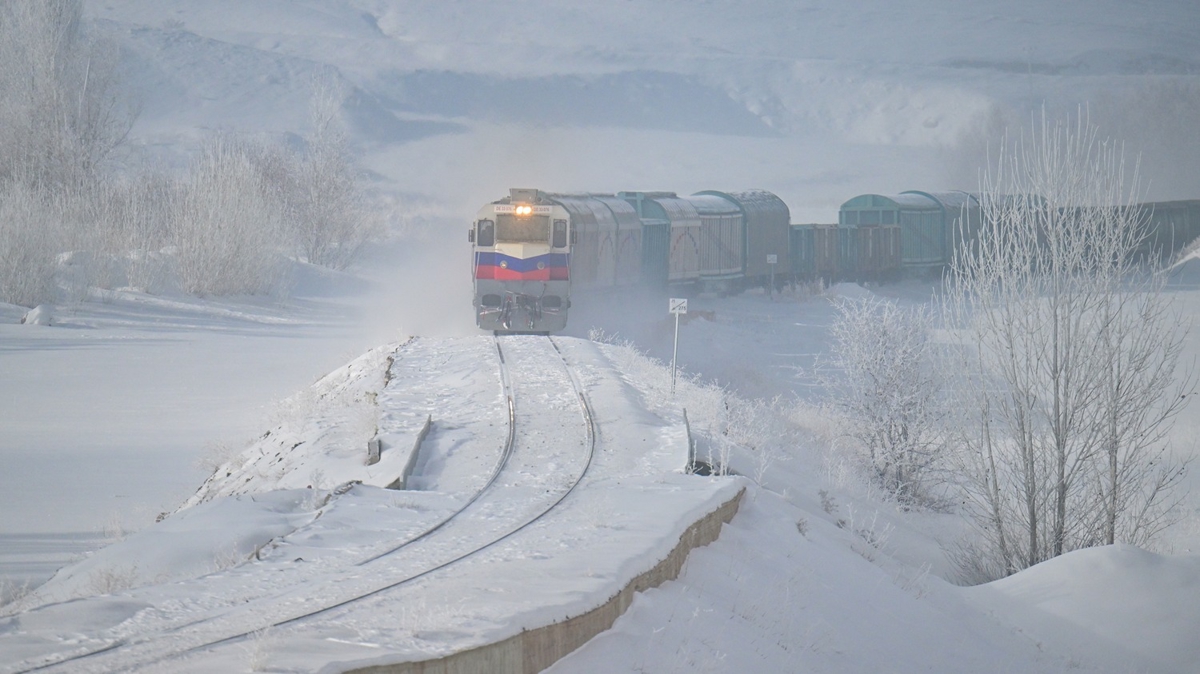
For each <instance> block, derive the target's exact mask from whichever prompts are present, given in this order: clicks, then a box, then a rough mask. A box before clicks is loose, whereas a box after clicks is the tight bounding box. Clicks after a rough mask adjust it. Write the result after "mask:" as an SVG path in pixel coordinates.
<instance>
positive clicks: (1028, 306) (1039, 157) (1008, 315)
mask: <svg viewBox="0 0 1200 674" xmlns="http://www.w3.org/2000/svg"><path fill="white" fill-rule="evenodd" d="M1001 152H1002V154H1001V156H1000V157H999V161H998V162H997V164H996V166H995V168H993V169H991V170H990V172H989V173H988V174H987V175H986V176H985V178H984V181H983V185H982V188H981V194H980V207H981V230H980V232H979V235H978V238H977V239H975V240H973V241H969V242H964V244H963V245H962V246H960V249H959V250H960V255H959V257H958V258H957V260H956V261H955V263H954V265H953V268H952V270H951V272H950V274H949V277H948V282H947V286H948V291H947V301H946V312H945V313H946V315H947V316H949V317H950V322H951V325H952V327H953V328H955V329H956V334H958V335H959V337H960V339H961V345H962V346H963V350H962V354H963V361H962V362H961V363H960V366H961V370H960V372H961V374H962V380H961V381H962V382H963V383H964V384H965V386H963V390H962V391H960V392H959V398H960V400H961V402H962V405H960V406H959V409H960V410H961V411H962V412H963V417H962V419H961V420H960V422H961V423H960V427H961V428H963V429H965V430H964V433H963V434H962V438H961V441H962V442H961V449H962V451H961V452H959V454H958V458H959V460H960V464H959V465H960V467H961V468H962V475H963V484H964V486H965V494H966V504H967V509H968V512H969V514H970V515H971V516H972V518H973V521H974V523H975V525H976V529H977V530H978V532H979V533H980V541H981V542H980V543H979V544H978V545H976V546H974V547H975V548H976V553H977V554H975V555H974V557H975V558H974V559H973V560H972V563H973V564H975V565H976V567H977V568H976V572H978V573H981V574H982V575H984V576H985V577H994V576H1000V575H1006V574H1009V573H1013V572H1014V571H1017V570H1019V569H1022V568H1025V567H1028V566H1031V565H1033V564H1036V563H1038V562H1040V561H1043V560H1046V559H1049V558H1051V557H1055V556H1057V555H1060V554H1062V553H1064V552H1067V551H1070V550H1073V549H1077V548H1080V547H1086V546H1090V545H1096V544H1101V543H1105V542H1113V541H1126V542H1133V543H1145V542H1146V541H1147V540H1148V539H1149V538H1150V537H1151V536H1153V534H1155V533H1157V531H1158V530H1159V529H1161V527H1162V526H1164V525H1165V523H1166V522H1168V521H1169V511H1170V508H1171V506H1172V505H1173V501H1172V487H1174V486H1175V485H1176V484H1177V483H1178V480H1179V477H1180V475H1181V471H1182V467H1181V466H1180V465H1178V464H1172V463H1171V462H1170V461H1168V460H1167V457H1166V455H1165V447H1164V444H1163V443H1164V440H1165V436H1166V433H1167V431H1168V430H1169V428H1170V423H1171V421H1172V420H1173V418H1174V417H1175V415H1176V414H1178V412H1179V410H1180V409H1181V407H1182V405H1183V403H1184V401H1185V400H1186V393H1187V392H1188V391H1189V388H1188V386H1189V384H1188V383H1187V382H1188V379H1187V378H1183V382H1182V383H1181V381H1180V378H1179V377H1177V373H1176V366H1177V363H1178V357H1179V351H1180V345H1181V340H1182V336H1183V331H1182V325H1181V319H1180V317H1179V315H1178V314H1176V313H1174V312H1172V311H1171V310H1170V306H1169V303H1168V299H1167V298H1166V297H1165V296H1164V295H1163V294H1162V293H1161V284H1160V282H1159V281H1157V280H1156V279H1157V277H1156V276H1155V275H1154V274H1153V270H1151V269H1147V268H1145V267H1144V266H1140V265H1139V261H1138V260H1136V259H1135V257H1134V256H1135V253H1136V251H1137V247H1138V244H1139V243H1140V242H1141V241H1142V239H1143V237H1144V236H1145V231H1146V222H1145V219H1144V217H1143V215H1142V213H1141V211H1139V210H1138V209H1135V208H1130V207H1129V206H1130V205H1131V204H1132V203H1134V202H1135V200H1136V199H1135V197H1136V196H1137V187H1136V185H1137V171H1136V169H1135V170H1134V171H1132V174H1131V175H1126V173H1125V163H1124V159H1123V154H1122V149H1121V147H1120V146H1119V145H1117V144H1115V143H1112V142H1110V141H1103V140H1101V139H1100V138H1099V137H1098V135H1097V132H1096V129H1095V128H1094V127H1093V126H1091V125H1090V124H1088V122H1087V121H1086V119H1085V118H1083V117H1082V116H1081V117H1080V118H1078V119H1077V120H1076V121H1075V122H1074V123H1072V124H1065V123H1051V122H1050V121H1048V120H1047V119H1046V118H1045V116H1044V115H1043V118H1042V120H1041V124H1040V125H1039V126H1038V127H1037V128H1036V129H1035V131H1034V132H1032V133H1030V134H1028V135H1027V136H1025V137H1023V138H1021V139H1020V140H1019V141H1018V142H1016V143H1013V144H1006V145H1005V146H1004V147H1003V148H1002V151H1001Z"/></svg>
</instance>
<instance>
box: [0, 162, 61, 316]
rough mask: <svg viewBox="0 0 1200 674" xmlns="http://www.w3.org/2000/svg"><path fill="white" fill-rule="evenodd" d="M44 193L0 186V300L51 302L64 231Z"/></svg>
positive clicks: (13, 185) (29, 303)
mask: <svg viewBox="0 0 1200 674" xmlns="http://www.w3.org/2000/svg"><path fill="white" fill-rule="evenodd" d="M56 211H57V209H55V208H54V206H53V204H51V203H50V202H49V200H48V199H47V198H46V195H45V194H44V193H41V192H39V191H38V190H35V189H34V188H32V187H28V186H26V185H22V184H20V183H8V184H5V185H0V302H7V303H10V304H20V305H23V306H30V307H32V306H34V305H37V304H42V303H49V302H53V301H54V299H55V297H56V286H55V281H54V274H55V270H56V268H57V264H56V257H57V255H58V253H59V251H60V250H62V241H63V232H62V226H61V220H60V219H59V216H58V213H57V212H56Z"/></svg>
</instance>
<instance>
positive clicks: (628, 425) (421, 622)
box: [0, 338, 740, 671]
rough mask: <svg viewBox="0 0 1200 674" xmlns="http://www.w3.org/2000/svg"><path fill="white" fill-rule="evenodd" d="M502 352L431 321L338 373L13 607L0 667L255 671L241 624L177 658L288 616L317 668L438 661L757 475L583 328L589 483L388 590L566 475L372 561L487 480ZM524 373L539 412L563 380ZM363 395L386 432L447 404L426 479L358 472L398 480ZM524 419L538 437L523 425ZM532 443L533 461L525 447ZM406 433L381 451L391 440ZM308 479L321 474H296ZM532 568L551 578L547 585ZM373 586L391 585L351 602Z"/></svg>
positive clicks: (647, 562) (282, 635)
mask: <svg viewBox="0 0 1200 674" xmlns="http://www.w3.org/2000/svg"><path fill="white" fill-rule="evenodd" d="M535 341H536V340H535ZM512 347H514V348H516V349H517V350H516V355H515V356H514V355H512V354H510V355H509V358H510V359H514V358H515V360H516V362H520V359H521V357H522V356H521V349H527V348H528V347H526V346H522V345H521V344H519V343H513V344H512ZM489 348H491V342H490V341H489V340H486V339H481V338H476V339H468V340H430V339H418V340H414V341H412V342H409V343H406V344H404V345H401V346H392V347H386V348H381V349H376V350H373V351H372V352H370V353H368V354H367V355H365V356H363V357H361V358H359V359H357V360H355V361H354V362H352V363H351V364H350V365H348V366H346V367H345V368H343V369H341V370H339V371H338V372H335V373H332V374H331V375H329V376H327V377H325V378H323V379H321V380H320V381H319V382H317V383H316V384H315V385H314V386H313V387H312V389H311V390H310V391H307V392H305V393H304V394H302V395H301V396H299V397H298V400H300V409H302V410H303V413H302V414H298V415H296V416H295V417H293V418H291V419H289V420H287V421H285V422H284V423H281V424H280V425H279V426H277V427H276V428H274V429H272V432H271V433H269V434H266V435H265V436H264V437H262V438H260V439H259V440H258V441H256V442H255V443H253V444H252V445H251V446H250V447H249V448H248V449H247V450H246V452H244V453H243V454H242V455H241V456H239V457H236V458H235V459H234V460H231V461H230V462H227V463H226V464H224V465H223V466H222V467H221V468H219V469H218V471H217V473H216V474H215V475H214V479H212V480H210V481H209V482H208V483H206V484H205V486H204V487H203V488H202V489H201V491H200V492H199V493H198V495H197V497H195V498H194V499H193V500H192V501H190V502H189V503H190V505H191V506H192V507H187V508H184V509H181V510H180V511H178V512H177V513H175V514H174V515H172V516H170V517H168V518H166V519H164V520H163V521H162V522H160V523H158V524H157V525H156V526H153V527H151V528H149V529H147V530H145V531H143V532H140V533H138V534H135V535H133V536H131V537H129V538H128V539H126V540H125V541H123V542H121V543H118V544H115V545H113V546H110V547H108V548H106V549H103V550H101V551H99V552H97V553H95V554H94V555H92V556H91V557H90V558H88V559H87V560H85V561H83V562H81V563H79V564H76V565H73V566H70V567H67V568H65V569H63V570H62V571H60V572H59V574H57V575H56V576H55V578H54V579H52V580H51V581H50V582H48V583H47V584H46V585H44V586H43V587H41V588H39V589H38V590H37V591H35V592H33V593H32V594H30V595H29V596H27V597H25V598H24V599H23V600H21V601H20V602H19V603H18V604H17V605H15V606H14V607H11V608H10V610H14V609H15V610H17V611H20V612H19V613H17V614H16V615H15V616H13V617H10V618H8V619H6V620H5V629H3V630H0V632H2V634H0V649H2V650H4V651H5V652H6V653H11V654H12V656H13V657H12V664H11V665H9V666H8V668H6V669H4V670H3V671H22V670H23V669H24V668H27V667H28V666H31V665H36V664H39V663H44V662H55V661H58V660H59V659H61V658H63V657H70V656H76V655H79V654H80V653H86V652H91V651H95V650H99V649H103V648H105V647H107V646H110V645H112V644H114V643H118V642H120V643H122V644H123V645H122V647H121V648H118V649H116V650H112V651H110V652H108V653H104V654H101V655H98V656H96V657H95V658H87V659H84V660H79V661H75V662H71V663H69V665H67V666H69V667H81V668H83V669H85V670H88V671H90V670H92V669H94V670H96V671H115V670H122V671H124V670H127V669H130V668H133V667H140V666H147V667H149V669H150V670H155V669H170V670H172V671H178V670H179V669H180V668H181V667H182V668H185V669H186V668H189V667H191V668H195V670H196V671H211V669H212V667H214V666H217V665H220V666H226V665H227V666H229V667H237V666H239V665H241V664H242V663H243V662H244V660H245V657H246V650H245V648H244V645H245V644H239V643H237V642H236V641H235V643H234V644H233V645H226V646H224V647H218V648H216V649H215V651H203V652H201V653H200V654H199V656H198V659H186V660H184V661H177V660H173V659H171V658H173V657H174V655H175V654H176V653H178V652H180V651H185V650H188V649H191V648H196V647H198V646H203V645H204V644H206V643H209V642H210V641H216V640H221V639H226V638H228V637H242V636H245V635H249V634H252V633H259V632H261V631H262V630H263V629H267V628H272V626H273V625H278V626H279V627H275V628H273V629H272V630H271V636H270V640H271V644H272V645H271V646H270V650H271V651H272V653H271V662H272V663H273V664H275V663H287V664H288V666H290V667H296V668H300V669H302V670H311V669H313V668H316V667H319V666H320V664H321V663H323V662H333V661H346V662H349V661H355V660H363V659H370V660H371V661H373V662H379V661H381V659H383V660H386V661H404V660H414V659H415V660H420V659H427V658H430V657H437V656H440V655H444V654H446V653H448V652H453V651H457V650H463V649H466V648H472V647H476V646H479V645H482V644H486V643H493V642H496V641H499V640H502V639H505V638H508V637H510V636H512V635H514V634H519V633H520V632H521V631H522V630H526V629H532V628H537V627H541V626H544V625H548V624H551V623H554V622H556V621H559V620H562V619H563V618H565V617H568V616H575V615H580V614H583V613H586V612H587V611H590V610H591V609H593V608H596V607H598V606H600V605H601V604H603V603H604V602H605V601H607V600H608V599H609V598H611V597H613V596H615V595H616V594H618V593H619V592H621V591H622V590H623V589H624V587H625V585H626V584H627V583H628V582H629V581H630V580H632V579H633V578H634V577H636V576H637V575H638V574H641V573H643V572H645V571H647V570H649V569H651V568H652V567H654V566H655V565H656V564H657V563H658V562H659V561H661V560H662V559H664V558H665V557H666V556H667V555H668V553H669V552H670V551H671V549H672V548H673V547H674V546H675V544H676V542H677V541H678V540H679V539H680V536H681V535H682V533H683V531H684V530H685V529H686V528H687V527H688V526H689V525H690V524H691V522H693V521H695V520H696V519H697V518H699V517H700V516H702V515H704V514H705V513H707V512H710V511H712V510H714V509H715V508H716V507H717V505H719V504H720V503H723V502H726V501H728V500H729V499H730V498H732V497H733V495H734V494H736V492H737V491H738V490H739V489H740V483H739V482H738V481H737V480H731V479H708V478H698V477H693V476H687V475H685V474H684V473H683V467H684V464H685V463H686V460H687V455H688V450H687V437H686V431H685V429H684V427H683V423H682V414H681V413H680V411H679V410H678V409H677V408H674V407H673V406H671V405H665V404H663V403H662V402H659V403H658V404H657V405H656V407H657V408H658V409H659V411H660V412H662V413H663V416H660V415H659V414H657V413H655V412H654V411H651V410H649V409H647V406H646V405H644V404H643V402H642V400H641V395H640V394H639V393H638V391H637V390H636V389H634V388H633V387H632V386H631V385H630V383H629V382H628V381H625V380H623V379H622V378H621V376H620V375H619V373H618V372H617V370H616V369H615V368H614V366H613V365H612V363H611V362H610V361H609V359H608V358H607V356H605V355H604V353H603V352H602V351H601V350H600V349H599V348H598V347H596V346H595V345H592V344H590V343H586V342H580V343H573V342H571V341H569V340H568V341H567V342H565V343H564V344H563V346H562V349H563V351H564V353H565V355H566V358H567V361H568V362H570V363H571V364H572V367H573V368H574V369H575V370H576V373H577V374H576V376H577V377H578V378H579V380H580V381H581V383H582V385H583V386H584V389H585V390H586V392H587V395H588V397H589V399H590V401H591V405H592V407H593V410H594V411H593V418H594V423H595V425H596V436H597V438H598V439H599V442H598V446H597V454H596V456H595V457H594V459H593V460H592V462H591V468H590V469H589V471H588V472H587V474H586V476H585V479H584V481H583V482H582V483H581V484H580V488H579V489H578V490H576V491H575V492H573V493H572V494H571V496H570V498H568V499H567V500H565V501H563V502H562V504H561V505H560V506H559V507H558V508H557V509H555V510H554V511H553V512H552V514H551V516H549V517H546V518H543V519H542V520H540V521H538V522H537V523H536V524H534V525H533V526H529V527H527V528H524V529H521V530H520V531H519V533H515V534H514V535H511V537H508V538H504V539H503V543H500V544H498V545H494V546H492V547H490V548H487V550H486V552H481V553H479V554H475V555H473V556H471V557H468V558H464V559H463V560H462V561H461V562H459V563H455V564H452V565H451V566H448V567H446V568H444V569H441V570H439V571H437V572H436V573H433V574H431V575H427V576H425V577H423V578H422V579H421V580H420V581H419V582H415V583H402V584H401V585H398V586H395V587H392V586H393V585H396V583H397V580H398V579H400V580H402V579H404V578H407V577H410V576H411V575H412V574H413V573H418V572H420V573H424V572H421V569H424V568H426V567H429V568H434V567H437V566H438V565H440V564H442V563H444V562H447V561H453V560H455V559H458V556H459V555H461V554H463V553H462V552H461V550H460V549H461V548H462V545H461V541H462V540H463V539H468V540H469V539H470V538H471V536H475V537H476V538H478V535H479V532H480V531H483V532H484V533H485V534H486V532H487V530H489V529H493V530H496V531H498V532H500V533H504V532H506V531H510V530H514V529H513V525H512V524H509V523H508V522H509V520H510V518H512V517H517V518H518V520H513V521H514V522H519V521H524V520H523V519H520V518H525V517H527V516H525V515H521V512H522V511H523V510H524V509H525V508H526V507H527V506H525V505H523V503H522V498H524V499H526V500H528V499H536V498H539V496H538V495H537V494H538V493H540V492H542V491H552V490H554V489H558V488H559V487H558V486H557V485H556V484H554V483H553V481H552V482H551V483H547V484H545V489H541V488H539V489H535V490H532V491H531V490H530V489H529V488H528V487H520V488H519V489H518V490H517V491H516V492H514V494H513V495H510V496H508V497H505V498H504V499H503V500H500V501H496V502H495V503H494V504H491V505H488V506H486V507H484V508H479V509H477V512H474V513H473V514H471V523H470V524H469V525H468V524H463V525H462V526H459V527H457V529H455V526H454V525H457V524H459V523H460V522H461V520H462V519H463V518H461V517H460V518H459V519H456V520H454V521H452V522H451V523H450V524H448V525H446V526H445V527H444V528H443V530H442V532H439V533H444V532H448V531H449V532H452V533H453V532H454V531H457V533H453V535H451V536H446V537H443V538H445V539H446V540H444V541H441V542H431V541H432V540H433V539H432V538H427V539H425V540H420V539H416V542H415V543H414V544H413V545H412V546H410V547H409V548H407V549H405V550H404V551H403V554H389V555H386V556H384V557H381V558H379V559H375V557H376V556H377V555H378V554H380V553H381V552H385V551H386V550H387V549H389V548H390V547H393V546H394V545H395V541H405V540H410V539H414V538H416V537H417V536H418V534H420V533H421V532H422V531H425V530H427V529H429V528H430V527H431V526H433V525H435V524H437V523H438V522H441V521H443V520H444V519H446V517H449V516H451V515H453V514H454V513H455V512H457V509H458V508H460V507H461V503H462V501H463V500H464V498H465V497H466V494H464V490H465V491H467V492H469V491H470V490H471V489H474V488H477V486H478V483H479V482H480V479H481V478H480V476H481V475H482V474H485V473H486V472H487V471H488V470H490V466H491V465H492V464H494V463H495V461H496V455H497V453H498V452H499V451H500V449H501V448H502V446H503V438H504V436H505V434H506V433H505V423H504V406H503V399H502V398H501V396H499V395H498V393H499V391H500V386H499V382H498V380H497V377H496V374H497V372H496V369H497V366H496V365H495V362H496V357H495V354H494V352H492V353H489ZM525 358H526V359H528V356H525ZM487 362H492V363H493V365H490V366H489V365H487V364H486V363H487ZM559 369H560V370H561V365H560V366H559ZM510 376H511V377H513V378H514V379H515V380H516V381H515V383H514V390H515V391H516V392H517V393H516V400H517V408H518V410H520V409H522V408H525V409H528V410H531V411H532V412H533V414H532V416H533V417H536V416H538V415H539V414H540V413H539V412H538V410H539V409H540V408H542V407H544V406H545V405H548V404H551V399H552V398H553V397H554V396H556V395H559V393H558V392H557V391H556V390H554V389H552V388H549V386H550V385H549V384H548V383H547V382H548V381H549V380H546V379H545V378H544V376H540V375H539V376H533V375H531V373H530V371H529V369H528V368H526V367H517V366H513V367H512V372H511V373H510ZM523 377H524V378H525V379H527V381H525V382H524V383H522V378H523ZM564 402H565V403H566V404H567V405H568V409H569V408H570V406H571V405H575V406H577V405H578V402H577V401H575V400H574V397H573V395H569V396H568V397H567V398H565V399H564ZM366 403H370V405H369V406H371V407H375V406H377V407H376V412H377V415H378V416H377V418H378V428H379V431H380V433H386V434H388V435H389V437H392V438H396V437H406V436H403V434H402V433H397V430H396V429H397V428H401V427H404V426H405V423H406V420H412V419H416V418H421V417H423V415H424V414H425V413H426V412H427V411H430V412H431V413H432V415H433V417H434V420H435V421H434V425H433V429H432V430H431V431H430V432H429V435H428V438H427V442H425V443H422V447H421V453H422V458H421V460H420V461H419V462H418V464H417V470H416V472H415V473H414V481H415V482H419V483H420V484H421V485H422V487H423V488H422V489H421V490H418V491H412V490H410V491H395V490H388V489H382V488H379V487H373V486H369V485H367V484H358V482H359V481H361V480H363V479H364V478H367V479H375V480H376V481H378V482H383V483H390V482H392V481H393V479H394V477H395V476H394V475H393V474H391V473H388V474H387V475H383V472H384V467H385V466H387V465H388V464H387V463H386V461H384V460H381V461H380V462H379V463H376V464H374V465H370V466H368V465H366V461H365V459H366V451H365V450H366V442H365V439H367V438H369V437H370V436H371V433H370V432H366V433H363V432H362V431H363V430H365V429H371V430H374V424H364V423H363V421H362V420H363V418H364V414H363V411H362V409H359V408H361V407H362V406H364V404H366ZM527 414H528V413H527ZM368 416H369V415H368ZM339 429H340V430H339ZM517 430H518V434H520V433H521V431H522V426H521V424H520V423H518V428H517ZM549 430H551V429H543V430H542V431H538V430H537V429H536V428H534V429H533V430H532V431H530V429H529V428H525V429H524V431H525V432H526V433H530V432H532V433H533V434H534V435H539V434H540V436H541V437H543V438H544V439H543V440H540V441H528V442H526V444H529V442H533V443H534V446H542V445H544V446H545V447H548V448H551V447H554V446H555V444H556V443H557V442H559V439H558V438H556V437H555V435H554V434H552V433H547V431H549ZM520 439H521V436H520V435H518V440H519V441H518V447H517V450H516V453H515V454H514V456H515V457H517V458H520V456H521V452H522V451H525V450H524V449H523V448H522V447H521V446H520V445H521V440H520ZM547 442H548V443H549V444H546V443H547ZM538 443H541V444H538ZM401 444H403V443H401ZM389 451H391V449H389V448H385V450H384V456H385V457H386V455H387V454H388V452H389ZM557 463H563V461H562V460H561V459H560V460H555V461H553V462H551V463H548V464H546V465H544V466H539V465H527V466H523V467H521V472H520V474H515V473H514V474H512V475H511V476H509V477H504V474H501V480H500V481H499V482H498V483H497V484H498V486H497V487H496V489H503V488H505V486H506V484H508V483H519V482H520V481H521V480H522V479H526V478H523V477H522V476H523V475H528V476H530V477H531V478H533V479H535V480H537V479H540V478H539V474H546V475H548V476H550V477H552V478H553V479H554V481H557V480H558V478H557V477H556V475H557V473H556V472H555V470H556V466H555V464H557ZM392 468H393V469H396V468H397V466H392ZM332 479H337V480H342V479H346V480H349V481H348V482H345V483H342V484H341V486H336V487H335V486H334V485H333V483H330V482H327V480H332ZM295 480H300V481H302V482H303V481H311V482H316V483H317V484H315V485H313V486H312V487H309V485H308V484H305V485H304V486H303V487H300V488H291V489H289V488H287V487H289V486H291V484H292V482H293V481H295ZM323 487H325V488H323ZM326 488H330V489H329V490H327V489H326ZM521 494H528V495H527V496H524V497H521ZM478 503H483V501H482V500H481V501H479V502H478ZM514 513H515V514H514ZM648 514H650V516H647V515H648ZM514 531H515V530H514ZM487 535H492V534H487ZM489 540H490V539H489ZM531 574H532V575H535V576H536V577H538V578H539V579H540V582H538V583H529V582H528V579H529V578H530V576H531ZM384 588H391V589H386V590H384ZM372 592H378V594H376V595H375V596H373V597H372V598H371V599H368V600H363V601H361V602H355V603H353V604H348V605H345V606H339V604H341V603H342V602H343V601H346V600H349V599H353V598H354V597H356V596H358V595H359V594H368V593H372ZM94 595H99V596H94ZM446 596H451V597H455V598H456V599H455V601H454V602H452V603H450V604H449V605H443V606H439V607H438V608H437V609H432V608H431V607H430V606H429V604H428V602H430V601H433V598H434V597H446ZM326 606H328V607H330V608H331V609H332V610H330V611H329V612H328V613H327V614H324V615H322V616H321V617H319V618H312V619H306V620H303V621H300V622H296V623H295V624H291V625H287V626H282V625H283V624H284V623H287V622H289V621H290V620H291V619H292V618H294V617H297V616H298V615H301V614H303V613H305V612H308V611H312V610H316V609H319V608H322V607H326ZM414 607H421V608H419V609H414ZM297 612H299V614H298V613H297ZM388 654H390V655H388Z"/></svg>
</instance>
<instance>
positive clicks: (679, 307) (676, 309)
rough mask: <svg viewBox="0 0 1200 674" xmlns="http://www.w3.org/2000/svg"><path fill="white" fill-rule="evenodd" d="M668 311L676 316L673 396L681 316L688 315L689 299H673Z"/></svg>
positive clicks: (672, 353) (672, 371)
mask: <svg viewBox="0 0 1200 674" xmlns="http://www.w3.org/2000/svg"><path fill="white" fill-rule="evenodd" d="M667 310H668V311H670V312H671V313H673V314H675V347H674V348H673V349H672V350H671V395H675V362H676V357H677V356H678V355H679V315H680V314H686V313H687V298H685V297H672V298H671V299H670V301H668V303H667Z"/></svg>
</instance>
